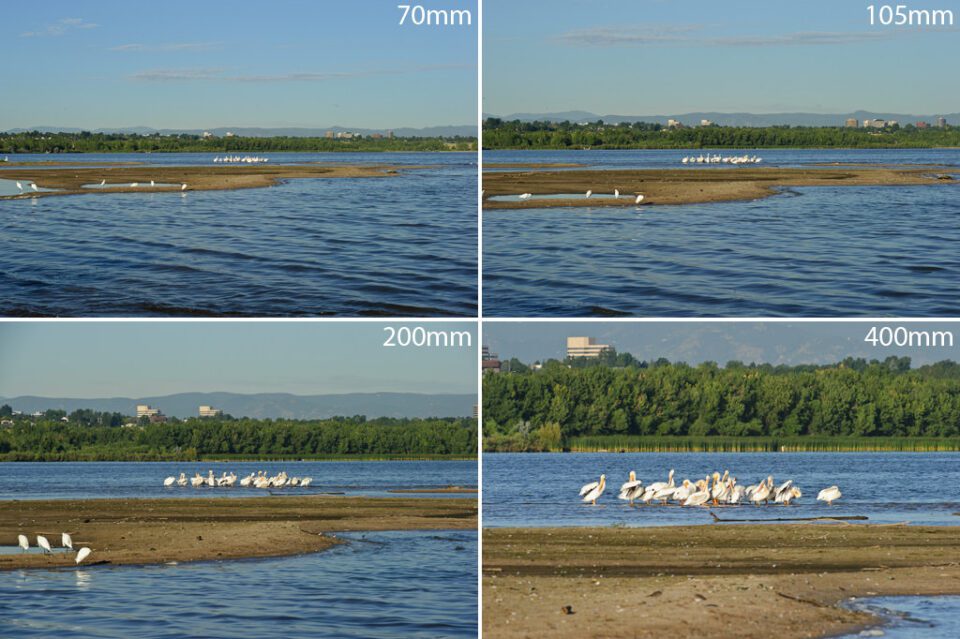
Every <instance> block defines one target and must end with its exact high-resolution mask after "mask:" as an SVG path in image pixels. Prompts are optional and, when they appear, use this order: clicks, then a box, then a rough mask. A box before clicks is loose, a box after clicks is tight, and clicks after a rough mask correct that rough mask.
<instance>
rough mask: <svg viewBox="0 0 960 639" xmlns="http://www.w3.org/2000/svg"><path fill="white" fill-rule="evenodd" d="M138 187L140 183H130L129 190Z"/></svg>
mask: <svg viewBox="0 0 960 639" xmlns="http://www.w3.org/2000/svg"><path fill="white" fill-rule="evenodd" d="M138 186H140V183H139V182H131V183H130V188H132V189H135V188H137V187H138Z"/></svg>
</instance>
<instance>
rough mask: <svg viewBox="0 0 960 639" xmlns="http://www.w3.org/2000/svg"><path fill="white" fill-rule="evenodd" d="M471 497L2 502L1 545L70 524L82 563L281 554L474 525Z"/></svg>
mask: <svg viewBox="0 0 960 639" xmlns="http://www.w3.org/2000/svg"><path fill="white" fill-rule="evenodd" d="M476 527H477V500H476V499H470V498H450V499H431V498H412V497H411V498H403V497H385V498H372V497H332V496H326V495H324V496H282V497H250V498H247V497H241V498H219V499H217V498H214V499H211V498H185V499H87V500H69V501H68V500H48V501H9V502H0V543H3V544H4V545H11V546H15V545H16V543H17V535H20V534H23V535H26V536H27V537H28V539H29V540H30V545H31V547H35V546H36V536H37V535H38V534H40V535H45V536H46V537H47V538H48V539H49V540H50V542H51V544H52V545H53V546H54V547H57V546H59V545H60V534H61V533H62V532H69V533H70V534H71V535H72V536H73V540H74V547H75V548H78V549H79V548H80V547H81V546H87V547H89V548H91V549H92V550H93V553H92V554H91V555H90V558H89V560H88V561H87V562H85V565H86V564H88V563H89V564H101V563H105V564H110V565H135V564H157V563H168V562H187V561H205V560H219V559H245V558H254V557H279V556H286V555H296V554H302V553H307V552H317V551H320V550H324V549H326V548H329V547H330V546H333V545H335V544H337V543H339V541H338V540H337V539H336V538H335V537H332V536H331V534H332V533H338V532H356V531H381V530H470V529H474V530H475V529H476ZM73 565H74V555H73V554H72V553H67V554H60V553H56V554H53V555H40V554H32V553H31V554H20V553H14V554H4V555H0V571H3V570H15V569H20V568H53V567H58V566H73Z"/></svg>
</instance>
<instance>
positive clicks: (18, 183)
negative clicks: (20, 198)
mask: <svg viewBox="0 0 960 639" xmlns="http://www.w3.org/2000/svg"><path fill="white" fill-rule="evenodd" d="M17 188H18V189H20V190H21V191H22V190H23V185H22V184H20V180H17Z"/></svg>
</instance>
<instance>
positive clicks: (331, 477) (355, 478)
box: [0, 461, 477, 543]
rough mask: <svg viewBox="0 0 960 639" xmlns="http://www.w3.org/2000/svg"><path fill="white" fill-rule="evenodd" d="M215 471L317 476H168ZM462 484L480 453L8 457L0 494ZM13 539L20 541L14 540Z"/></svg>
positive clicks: (384, 490) (151, 494) (246, 492)
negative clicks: (442, 456)
mask: <svg viewBox="0 0 960 639" xmlns="http://www.w3.org/2000/svg"><path fill="white" fill-rule="evenodd" d="M208 470H213V473H214V476H216V477H220V475H221V473H223V472H224V471H226V472H227V473H229V472H231V471H233V472H236V474H237V475H238V476H239V477H241V478H242V477H244V476H246V475H249V474H250V473H256V472H257V471H259V470H266V471H267V474H268V475H274V474H276V473H279V472H280V471H282V470H285V471H287V473H288V474H289V475H290V476H298V477H313V483H312V485H310V486H309V487H308V488H282V489H279V490H277V489H271V490H270V491H268V490H258V489H256V488H241V487H240V486H239V480H238V485H237V486H235V487H233V488H192V487H190V486H186V487H183V488H180V487H176V486H174V487H170V488H166V487H164V486H163V480H164V479H165V478H167V477H169V476H171V475H172V476H179V475H180V473H181V472H184V473H186V474H187V477H188V478H189V477H192V476H193V474H194V473H195V472H198V473H200V474H202V475H203V476H206V475H207V471H208ZM444 486H463V487H472V488H476V486H477V462H476V461H328V462H327V461H310V462H287V461H281V462H55V463H54V462H51V463H42V462H16V463H14V462H7V463H0V501H2V500H8V499H21V500H26V499H96V498H161V497H163V498H182V497H256V496H264V495H269V494H271V491H272V492H273V493H276V494H283V495H302V494H317V493H343V494H345V495H348V496H373V497H386V496H395V497H396V496H404V497H463V496H464V495H463V494H459V495H458V494H457V493H422V494H420V493H417V494H402V493H390V492H388V491H390V490H401V489H407V490H409V489H423V488H438V487H444ZM10 543H13V542H10Z"/></svg>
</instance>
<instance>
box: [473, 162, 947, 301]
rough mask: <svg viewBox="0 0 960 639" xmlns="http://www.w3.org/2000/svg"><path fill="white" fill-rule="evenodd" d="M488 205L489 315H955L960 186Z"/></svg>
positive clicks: (667, 165) (604, 165) (592, 165)
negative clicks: (676, 201) (633, 202)
mask: <svg viewBox="0 0 960 639" xmlns="http://www.w3.org/2000/svg"><path fill="white" fill-rule="evenodd" d="M689 153H690V152H689V151H685V152H684V151H624V152H619V151H611V152H591V151H586V152H516V151H513V152H489V153H485V154H484V162H485V163H486V162H580V163H584V164H586V165H588V168H604V169H614V168H682V167H683V165H681V164H679V159H680V158H681V157H683V156H684V155H689ZM751 153H756V154H758V155H760V156H762V157H763V158H764V163H763V164H762V165H761V166H810V165H811V164H814V163H819V162H862V163H870V164H885V163H892V164H946V165H950V166H953V167H958V168H960V151H957V150H916V151H907V150H905V151H829V150H777V151H773V150H771V151H766V150H763V151H756V152H751ZM720 166H724V165H720ZM697 168H700V169H704V168H706V165H698V166H697ZM727 168H729V167H727ZM517 170H520V169H517ZM691 170H693V169H692V168H691ZM483 215H484V238H483V246H484V288H483V291H484V314H485V315H489V316H493V317H498V316H499V317H513V316H515V317H527V316H558V317H570V316H604V315H639V316H661V317H665V316H685V317H690V316H814V317H828V316H858V315H859V316H944V315H949V316H955V315H958V314H960V301H958V300H960V277H958V276H960V257H958V255H960V253H958V250H957V249H958V247H960V226H958V225H957V223H956V222H957V218H958V215H960V185H958V184H956V183H954V184H949V183H944V184H935V185H931V186H914V187H837V188H828V187H816V188H797V189H788V190H785V191H784V192H783V193H781V194H780V195H778V196H773V197H770V198H764V199H761V200H756V201H749V202H726V203H711V204H698V205H682V206H651V207H646V206H645V207H640V208H639V210H638V209H637V208H635V207H624V208H608V207H593V208H591V207H589V206H584V207H573V208H561V209H524V210H522V211H517V210H498V209H489V210H485V211H484V212H483Z"/></svg>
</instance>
